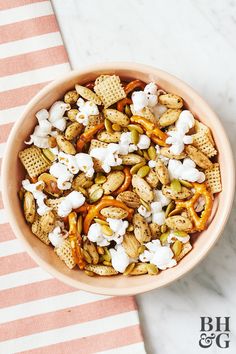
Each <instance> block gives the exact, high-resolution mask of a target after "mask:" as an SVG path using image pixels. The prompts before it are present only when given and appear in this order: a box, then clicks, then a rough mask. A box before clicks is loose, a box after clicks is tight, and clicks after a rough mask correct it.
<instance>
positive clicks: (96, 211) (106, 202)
mask: <svg viewBox="0 0 236 354" xmlns="http://www.w3.org/2000/svg"><path fill="white" fill-rule="evenodd" d="M108 206H113V207H117V208H121V209H124V210H125V211H127V212H128V219H129V220H131V219H132V216H133V213H134V210H133V209H131V208H128V207H127V205H125V204H124V203H123V202H120V201H119V200H116V199H110V198H109V197H103V198H102V199H101V200H100V202H99V203H98V204H96V205H93V206H92V207H91V208H90V209H89V211H88V214H87V215H86V217H85V219H84V233H85V234H86V235H87V234H88V231H89V227H90V225H91V222H92V221H93V219H94V218H95V217H99V218H100V219H103V220H104V219H105V218H104V216H102V215H101V214H100V211H101V210H102V209H103V208H106V207H108Z"/></svg>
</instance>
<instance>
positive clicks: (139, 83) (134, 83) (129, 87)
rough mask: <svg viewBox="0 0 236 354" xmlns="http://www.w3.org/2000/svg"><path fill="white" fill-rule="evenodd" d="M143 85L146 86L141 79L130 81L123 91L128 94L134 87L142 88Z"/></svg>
mask: <svg viewBox="0 0 236 354" xmlns="http://www.w3.org/2000/svg"><path fill="white" fill-rule="evenodd" d="M145 86H146V84H145V83H144V82H143V81H141V80H134V81H131V82H129V83H128V84H127V85H126V86H125V93H126V95H128V94H129V93H130V92H131V91H133V90H134V89H136V88H138V87H139V88H141V89H142V90H143V89H144V87H145Z"/></svg>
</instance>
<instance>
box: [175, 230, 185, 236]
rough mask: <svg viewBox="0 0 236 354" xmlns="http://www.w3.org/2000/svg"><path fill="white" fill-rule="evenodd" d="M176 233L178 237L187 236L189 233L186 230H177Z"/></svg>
mask: <svg viewBox="0 0 236 354" xmlns="http://www.w3.org/2000/svg"><path fill="white" fill-rule="evenodd" d="M174 234H175V235H176V236H178V237H187V236H188V234H187V232H185V231H175V232H174Z"/></svg>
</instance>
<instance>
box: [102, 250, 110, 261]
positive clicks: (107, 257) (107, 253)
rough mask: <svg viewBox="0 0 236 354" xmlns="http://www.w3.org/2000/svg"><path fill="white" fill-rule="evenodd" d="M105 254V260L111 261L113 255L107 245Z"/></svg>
mask: <svg viewBox="0 0 236 354" xmlns="http://www.w3.org/2000/svg"><path fill="white" fill-rule="evenodd" d="M104 251H105V254H104V255H103V258H104V260H105V261H107V262H110V260H111V255H110V252H109V251H108V249H107V247H104Z"/></svg>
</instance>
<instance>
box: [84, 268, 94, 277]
mask: <svg viewBox="0 0 236 354" xmlns="http://www.w3.org/2000/svg"><path fill="white" fill-rule="evenodd" d="M84 273H85V274H86V275H88V276H89V277H94V275H95V273H94V272H91V271H90V270H85V271H84Z"/></svg>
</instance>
